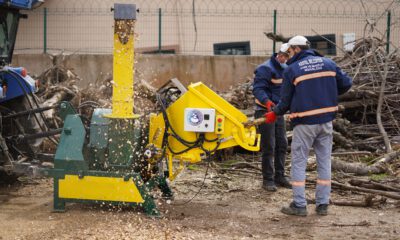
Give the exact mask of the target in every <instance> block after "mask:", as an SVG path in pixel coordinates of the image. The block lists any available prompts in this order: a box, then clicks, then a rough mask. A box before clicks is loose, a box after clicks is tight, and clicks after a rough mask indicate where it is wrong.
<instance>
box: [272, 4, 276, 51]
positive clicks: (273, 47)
mask: <svg viewBox="0 0 400 240" xmlns="http://www.w3.org/2000/svg"><path fill="white" fill-rule="evenodd" d="M274 35H276V9H275V10H274ZM275 51H276V41H275V40H274V43H273V46H272V54H274V53H275Z"/></svg>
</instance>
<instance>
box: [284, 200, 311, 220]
mask: <svg viewBox="0 0 400 240" xmlns="http://www.w3.org/2000/svg"><path fill="white" fill-rule="evenodd" d="M281 212H282V213H284V214H287V215H294V216H302V217H305V216H307V208H306V207H297V206H296V204H294V202H291V203H290V205H289V206H288V207H282V209H281Z"/></svg>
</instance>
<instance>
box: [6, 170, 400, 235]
mask: <svg viewBox="0 0 400 240" xmlns="http://www.w3.org/2000/svg"><path fill="white" fill-rule="evenodd" d="M204 172H205V166H200V167H199V168H198V169H195V170H186V171H185V172H184V173H183V174H181V175H180V176H179V177H178V179H177V180H176V181H175V182H173V184H172V187H173V189H174V191H175V199H174V200H173V201H171V202H170V201H164V200H159V201H158V203H159V208H160V209H161V211H162V213H163V217H162V218H159V219H154V218H149V217H147V216H145V215H144V213H143V212H140V210H139V209H130V208H124V209H119V208H112V207H104V206H99V205H85V204H68V205H67V212H65V213H53V212H52V194H53V190H52V181H51V179H39V180H37V179H35V180H32V179H25V180H23V181H22V182H21V183H19V184H14V185H12V186H4V185H3V186H1V187H0V239H1V240H5V239H108V240H111V239H400V228H399V227H400V207H399V203H398V202H394V201H389V202H388V203H387V204H385V205H383V206H380V207H379V208H356V207H339V206H331V207H330V209H329V210H330V214H329V215H328V216H324V217H321V216H317V215H316V214H315V206H314V205H309V206H308V213H309V215H308V216H307V217H294V216H286V215H284V214H282V213H280V211H279V210H280V208H281V206H283V205H286V204H287V203H289V202H290V198H291V190H289V189H282V188H280V189H279V190H278V192H276V193H268V192H266V191H264V190H262V189H261V187H260V186H261V181H260V178H261V177H260V176H259V175H255V174H240V175H238V174H237V173H229V174H227V173H224V174H221V173H217V172H215V171H214V170H213V169H210V170H209V174H208V177H207V179H206V181H205V184H204V188H203V189H202V190H201V192H200V194H199V195H198V196H197V197H196V198H195V199H194V200H193V201H191V202H190V203H188V204H184V205H182V203H184V202H185V201H186V200H187V199H189V198H191V197H192V196H193V195H194V194H195V193H196V192H197V191H198V189H199V187H200V186H201V185H202V182H203V178H204ZM311 178H312V176H311ZM313 189H314V187H312V186H310V187H308V189H307V191H308V195H309V196H313V194H314V191H313ZM342 195H345V196H342ZM349 196H350V197H351V198H357V197H360V196H358V195H354V194H353V195H351V194H350V195H348V194H343V193H341V192H337V191H334V192H333V194H332V199H343V198H344V197H347V198H349Z"/></svg>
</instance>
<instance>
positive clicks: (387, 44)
mask: <svg viewBox="0 0 400 240" xmlns="http://www.w3.org/2000/svg"><path fill="white" fill-rule="evenodd" d="M390 21H391V12H390V10H389V11H388V13H387V29H386V54H389V50H390V24H391V23H390Z"/></svg>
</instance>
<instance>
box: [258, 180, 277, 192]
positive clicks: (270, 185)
mask: <svg viewBox="0 0 400 240" xmlns="http://www.w3.org/2000/svg"><path fill="white" fill-rule="evenodd" d="M262 188H263V189H264V190H266V191H268V192H276V191H277V190H278V188H277V187H276V185H275V183H274V181H263V185H262Z"/></svg>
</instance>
